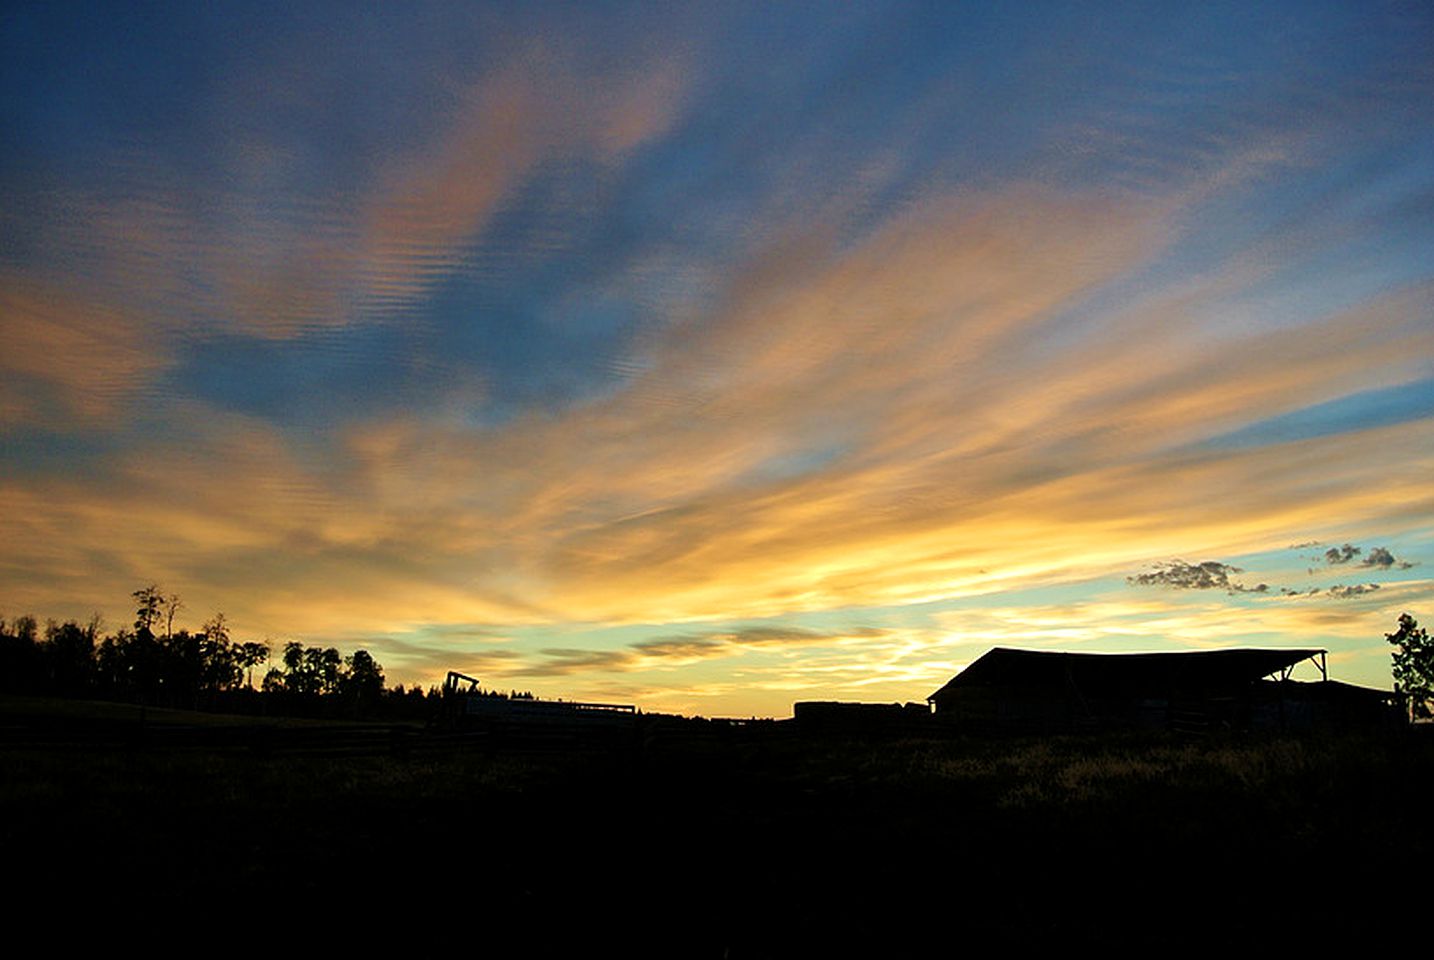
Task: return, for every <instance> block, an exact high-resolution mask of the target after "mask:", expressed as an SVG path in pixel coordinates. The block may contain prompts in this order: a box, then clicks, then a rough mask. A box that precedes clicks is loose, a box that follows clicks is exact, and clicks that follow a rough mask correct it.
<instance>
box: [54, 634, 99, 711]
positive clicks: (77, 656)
mask: <svg viewBox="0 0 1434 960" xmlns="http://www.w3.org/2000/svg"><path fill="white" fill-rule="evenodd" d="M98 626H99V624H98V620H91V621H90V625H89V626H88V627H81V626H80V625H79V624H78V623H76V622H75V621H73V620H67V621H65V622H64V623H63V624H57V623H55V621H53V620H51V621H50V622H49V624H48V625H47V626H46V627H45V651H44V653H45V659H46V660H47V661H48V673H49V688H50V692H52V693H56V694H59V695H60V696H65V697H78V696H82V695H83V694H85V693H88V692H89V690H90V686H91V684H92V682H93V679H94V671H95V632H96V631H97V630H98Z"/></svg>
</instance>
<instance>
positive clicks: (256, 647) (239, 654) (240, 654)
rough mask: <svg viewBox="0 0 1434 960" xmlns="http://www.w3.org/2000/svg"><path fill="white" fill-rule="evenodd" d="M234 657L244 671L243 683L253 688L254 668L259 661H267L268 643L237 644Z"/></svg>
mask: <svg viewBox="0 0 1434 960" xmlns="http://www.w3.org/2000/svg"><path fill="white" fill-rule="evenodd" d="M221 616H222V614H221ZM235 659H236V660H237V661H238V663H239V666H240V668H241V669H243V670H245V671H246V678H245V681H244V685H245V686H247V687H248V688H249V689H251V690H252V689H253V688H254V668H255V667H257V666H259V664H261V663H266V662H268V660H269V645H268V644H267V643H255V642H253V641H250V642H248V643H241V644H238V645H237V646H236V647H235Z"/></svg>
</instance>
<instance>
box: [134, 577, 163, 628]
mask: <svg viewBox="0 0 1434 960" xmlns="http://www.w3.org/2000/svg"><path fill="white" fill-rule="evenodd" d="M130 596H132V597H134V602H135V603H136V604H137V607H136V609H135V611H134V632H135V633H144V632H148V633H149V634H150V635H151V636H153V635H154V627H155V624H157V623H159V615H160V610H161V609H162V608H163V607H164V602H165V600H164V593H163V592H162V591H161V590H160V589H159V584H156V583H151V584H150V585H149V586H147V587H140V588H139V589H138V590H136V591H135V592H134V593H132V594H130Z"/></svg>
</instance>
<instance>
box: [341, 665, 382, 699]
mask: <svg viewBox="0 0 1434 960" xmlns="http://www.w3.org/2000/svg"><path fill="white" fill-rule="evenodd" d="M344 667H345V670H344V676H343V687H344V691H345V693H347V695H348V696H349V698H350V699H351V701H352V703H353V705H354V708H355V709H356V710H358V711H359V712H363V711H365V710H368V709H369V708H371V707H372V706H373V705H375V704H377V703H378V701H379V698H380V697H382V696H383V667H381V666H379V664H378V661H376V660H375V659H374V658H373V655H372V654H370V653H369V652H368V651H367V650H355V651H354V653H353V656H351V657H349V658H348V659H347V660H345V661H344Z"/></svg>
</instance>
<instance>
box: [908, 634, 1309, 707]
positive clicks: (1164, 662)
mask: <svg viewBox="0 0 1434 960" xmlns="http://www.w3.org/2000/svg"><path fill="white" fill-rule="evenodd" d="M1321 653H1324V651H1323V650H1195V651H1182V652H1178V653H1067V652H1064V651H1060V650H1012V649H1010V648H1007V647H996V648H994V649H992V650H988V651H987V652H986V653H985V654H984V655H983V656H981V657H980V658H979V659H977V660H976V661H975V662H974V663H972V664H971V665H970V666H969V667H967V668H966V669H965V670H962V671H961V672H960V673H958V674H957V675H956V676H954V677H952V678H951V680H950V681H949V682H947V684H946V685H945V686H944V687H942V688H941V689H940V690H937V691H936V692H935V693H933V694H932V695H931V696H929V697H927V698H926V699H927V700H936V699H938V698H940V697H941V696H942V695H943V694H946V693H948V692H954V691H956V690H959V689H962V688H966V687H1045V688H1050V687H1061V686H1065V685H1066V684H1074V685H1075V686H1076V687H1077V688H1078V689H1082V690H1085V691H1088V692H1096V691H1100V690H1104V691H1108V692H1112V693H1115V692H1119V693H1129V694H1137V693H1141V692H1158V691H1168V690H1178V689H1194V688H1212V687H1224V686H1230V685H1236V684H1241V683H1248V682H1250V681H1254V680H1259V679H1261V678H1262V677H1267V676H1269V675H1271V674H1273V673H1277V672H1279V671H1281V670H1284V669H1286V668H1287V667H1292V666H1294V665H1295V664H1297V663H1300V662H1301V661H1303V660H1308V659H1310V658H1311V657H1317V656H1319V655H1320V654H1321Z"/></svg>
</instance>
